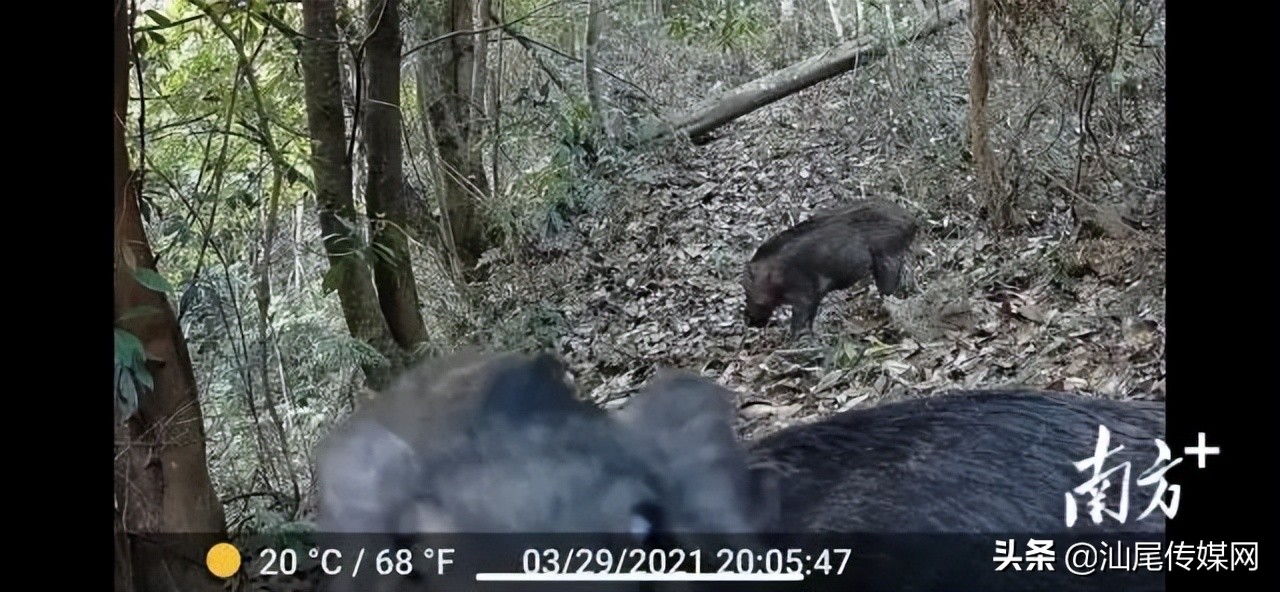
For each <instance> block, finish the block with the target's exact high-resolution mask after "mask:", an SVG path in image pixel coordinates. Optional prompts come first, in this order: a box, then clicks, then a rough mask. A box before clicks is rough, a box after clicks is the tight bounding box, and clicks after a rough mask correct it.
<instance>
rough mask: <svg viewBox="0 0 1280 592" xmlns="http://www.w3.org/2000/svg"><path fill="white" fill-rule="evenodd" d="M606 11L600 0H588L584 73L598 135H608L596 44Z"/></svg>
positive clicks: (593, 121) (592, 122) (583, 62)
mask: <svg viewBox="0 0 1280 592" xmlns="http://www.w3.org/2000/svg"><path fill="white" fill-rule="evenodd" d="M604 23H605V13H604V7H603V6H601V2H600V0H587V43H586V46H585V47H584V48H583V55H582V58H583V59H582V73H583V82H584V83H585V85H586V87H587V99H588V100H589V101H590V102H591V125H592V127H593V128H594V129H593V130H592V131H593V133H594V134H596V135H607V134H608V132H609V130H608V128H607V127H606V125H607V124H606V122H605V113H604V101H603V100H602V99H601V96H600V72H599V71H598V70H596V46H597V45H599V43H600V30H601V29H602V28H603V27H604Z"/></svg>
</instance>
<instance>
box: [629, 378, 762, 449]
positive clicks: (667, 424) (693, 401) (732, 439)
mask: <svg viewBox="0 0 1280 592" xmlns="http://www.w3.org/2000/svg"><path fill="white" fill-rule="evenodd" d="M732 399H733V397H732V392H731V391H729V390H728V389H726V388H724V387H722V386H720V385H718V384H716V383H714V382H711V381H710V380H707V379H705V378H702V377H700V376H697V375H694V374H692V373H688V372H679V371H673V370H659V371H658V373H657V375H656V376H654V378H653V380H652V381H650V382H649V384H648V385H647V386H645V388H644V389H643V390H642V391H641V392H640V393H637V394H636V395H635V396H634V397H632V400H631V401H630V402H629V403H628V404H627V406H626V407H624V408H623V409H621V410H620V411H619V412H618V416H617V417H618V419H619V421H621V422H623V423H624V424H627V425H629V426H631V427H633V428H634V429H636V430H637V431H638V432H639V433H640V434H643V435H644V436H645V437H646V438H647V439H648V440H649V441H651V442H653V443H654V445H656V446H659V447H660V448H661V449H662V450H663V451H664V455H665V456H666V457H668V458H669V459H682V460H681V461H680V462H681V464H684V463H689V464H694V465H703V464H706V463H713V464H714V463H718V462H721V461H723V460H724V459H726V458H732V457H741V456H742V453H741V451H740V450H739V449H738V446H737V438H736V435H735V434H734V430H733V423H732V418H733V407H732Z"/></svg>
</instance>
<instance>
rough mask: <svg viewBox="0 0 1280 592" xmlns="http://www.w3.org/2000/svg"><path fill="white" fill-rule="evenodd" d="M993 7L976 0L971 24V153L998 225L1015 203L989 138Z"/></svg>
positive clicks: (1010, 218)
mask: <svg viewBox="0 0 1280 592" xmlns="http://www.w3.org/2000/svg"><path fill="white" fill-rule="evenodd" d="M990 11H991V7H990V5H989V4H988V3H987V0H973V2H972V12H971V13H970V14H969V27H970V29H971V30H972V32H973V61H972V63H971V66H970V69H969V153H970V154H972V155H973V166H974V168H975V169H977V173H978V179H979V182H980V183H981V185H982V189H981V191H982V193H983V195H984V196H985V197H984V200H983V201H984V204H985V208H986V210H987V213H988V215H989V216H990V217H991V222H992V224H993V225H995V226H996V227H997V228H1000V227H1005V226H1008V225H1009V224H1011V223H1012V221H1013V204H1012V202H1011V201H1010V200H1009V196H1008V195H1006V194H1005V193H1004V191H1003V189H1002V187H1001V182H1000V171H999V170H998V169H997V167H996V159H995V155H994V154H992V152H991V142H990V140H989V138H988V137H987V132H988V125H987V91H988V88H989V87H990V79H991V67H990V65H989V61H990V54H991V25H990V21H991V18H990Z"/></svg>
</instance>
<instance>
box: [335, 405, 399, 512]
mask: <svg viewBox="0 0 1280 592" xmlns="http://www.w3.org/2000/svg"><path fill="white" fill-rule="evenodd" d="M316 468H317V481H318V485H319V490H320V504H319V506H320V507H319V512H318V513H319V516H318V526H319V527H320V530H322V531H326V532H382V531H384V530H386V527H387V526H388V525H387V524H386V523H385V521H386V512H387V511H388V508H393V507H396V506H397V505H398V503H399V502H400V501H401V500H402V499H404V497H405V496H407V494H408V489H409V487H408V484H409V482H410V480H412V479H413V476H412V475H413V472H414V469H415V455H414V452H413V449H412V447H410V446H409V444H408V443H407V442H405V441H404V440H403V439H401V438H400V437H399V436H397V435H396V434H394V433H393V432H392V431H391V430H389V429H387V428H386V427H385V426H383V425H382V424H381V423H378V422H377V421H375V420H373V419H372V418H368V417H361V418H357V419H355V420H353V421H351V422H350V423H348V424H347V425H345V426H341V427H340V428H338V430H337V431H335V432H333V433H331V434H330V435H329V436H328V437H326V438H325V440H324V443H323V444H322V445H321V447H320V450H319V455H318V459H317V462H316Z"/></svg>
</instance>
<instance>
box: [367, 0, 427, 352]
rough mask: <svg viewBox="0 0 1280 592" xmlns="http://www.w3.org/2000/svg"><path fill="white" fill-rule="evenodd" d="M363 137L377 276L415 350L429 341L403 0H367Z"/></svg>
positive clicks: (385, 303) (393, 322)
mask: <svg viewBox="0 0 1280 592" xmlns="http://www.w3.org/2000/svg"><path fill="white" fill-rule="evenodd" d="M366 6H367V10H368V15H367V19H366V21H367V23H368V31H369V40H368V41H367V42H366V44H365V56H366V61H365V66H364V71H365V77H366V78H365V79H366V80H367V84H366V85H365V88H366V92H367V93H368V95H367V96H368V100H366V101H365V102H364V142H365V153H366V154H367V157H368V161H367V162H368V166H369V171H368V186H367V187H366V189H365V195H364V198H365V202H366V204H367V207H368V214H369V221H370V225H371V231H370V235H371V238H372V240H371V242H372V243H373V245H374V248H373V255H374V257H373V261H374V263H373V279H374V283H375V285H376V286H377V288H378V301H379V304H380V305H381V309H382V314H383V315H384V316H385V317H386V319H387V324H388V325H389V326H390V329H391V336H392V337H393V338H394V339H395V340H396V343H397V344H399V345H400V347H402V348H405V349H407V350H413V348H414V347H416V346H417V345H418V344H420V343H422V342H424V341H426V339H427V330H426V327H425V326H424V325H423V324H422V313H421V309H420V308H419V303H418V288H417V284H416V282H415V281H414V276H413V267H412V266H411V265H410V263H409V240H408V236H407V235H406V232H407V231H408V228H409V224H408V211H409V210H408V206H407V204H406V203H405V199H406V198H407V196H406V195H405V193H404V170H403V158H404V145H403V144H402V136H401V121H402V120H401V117H400V0H373V1H371V2H369V3H368V4H367V5H366Z"/></svg>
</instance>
